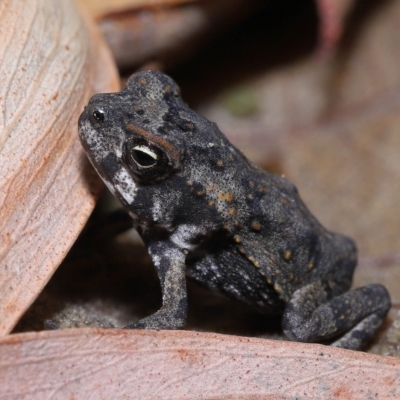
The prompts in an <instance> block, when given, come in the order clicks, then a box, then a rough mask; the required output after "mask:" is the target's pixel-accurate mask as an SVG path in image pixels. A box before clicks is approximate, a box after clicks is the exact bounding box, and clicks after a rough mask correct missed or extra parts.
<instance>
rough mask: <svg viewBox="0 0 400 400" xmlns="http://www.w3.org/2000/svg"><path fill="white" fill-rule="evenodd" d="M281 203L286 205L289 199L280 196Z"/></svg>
mask: <svg viewBox="0 0 400 400" xmlns="http://www.w3.org/2000/svg"><path fill="white" fill-rule="evenodd" d="M281 203H282V204H285V205H288V204H290V201H289V200H288V199H285V198H284V197H281Z"/></svg>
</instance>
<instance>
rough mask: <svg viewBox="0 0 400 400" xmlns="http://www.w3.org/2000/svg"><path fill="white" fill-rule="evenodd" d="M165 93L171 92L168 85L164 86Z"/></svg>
mask: <svg viewBox="0 0 400 400" xmlns="http://www.w3.org/2000/svg"><path fill="white" fill-rule="evenodd" d="M164 90H165V93H171V91H172V88H171V86H170V85H168V86H165V89H164Z"/></svg>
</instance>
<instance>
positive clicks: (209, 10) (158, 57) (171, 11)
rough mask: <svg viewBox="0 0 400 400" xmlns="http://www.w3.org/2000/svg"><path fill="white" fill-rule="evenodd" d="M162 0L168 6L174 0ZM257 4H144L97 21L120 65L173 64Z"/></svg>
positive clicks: (236, 1) (241, 0)
mask: <svg viewBox="0 0 400 400" xmlns="http://www.w3.org/2000/svg"><path fill="white" fill-rule="evenodd" d="M150 3H151V2H150ZM160 3H161V2H160ZM162 3H163V5H164V6H167V5H169V3H171V2H168V1H164V2H162ZM255 5H256V2H255V1H253V0H251V1H249V0H230V1H229V2H224V1H198V2H191V3H189V4H182V5H181V6H180V7H159V8H148V7H147V8H146V7H142V8H141V9H140V8H137V9H134V10H132V11H131V12H125V13H121V14H114V15H105V16H104V17H103V18H102V19H100V20H99V21H98V23H99V27H100V29H101V32H102V33H103V35H104V38H105V40H106V42H107V43H108V45H109V46H110V49H111V51H112V53H113V55H114V58H115V60H116V63H117V65H118V66H119V67H120V68H130V67H132V66H136V65H140V64H141V63H145V62H149V61H156V62H161V63H163V65H165V64H166V65H167V66H171V65H176V64H178V63H179V62H181V61H182V60H183V59H185V58H187V57H188V56H189V55H192V54H193V53H194V52H195V51H196V50H197V49H198V48H199V47H200V46H201V45H202V44H203V43H204V42H205V41H206V40H207V39H209V38H210V37H212V36H213V35H215V33H216V32H220V31H221V30H223V29H225V28H226V27H228V26H230V25H231V24H232V23H234V22H235V21H237V20H239V19H242V18H243V17H245V16H246V15H248V13H249V12H250V11H251V10H254V8H255Z"/></svg>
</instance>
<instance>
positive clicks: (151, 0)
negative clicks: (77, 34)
mask: <svg viewBox="0 0 400 400" xmlns="http://www.w3.org/2000/svg"><path fill="white" fill-rule="evenodd" d="M80 1H81V3H82V4H84V5H85V7H86V8H87V9H88V11H89V12H90V14H91V15H92V16H94V17H95V18H101V17H103V16H104V15H107V14H114V13H122V12H125V11H127V10H133V9H138V8H143V7H154V6H170V5H176V4H181V3H189V2H193V1H199V0H114V1H109V0H80Z"/></svg>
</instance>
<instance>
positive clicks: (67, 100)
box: [0, 0, 118, 334]
mask: <svg viewBox="0 0 400 400" xmlns="http://www.w3.org/2000/svg"><path fill="white" fill-rule="evenodd" d="M0 60H1V62H0V76H1V83H2V84H1V87H0V108H1V113H0V171H1V175H0V187H1V190H0V293H1V299H0V333H1V334H4V333H7V332H9V331H10V330H11V329H12V327H13V326H14V325H15V323H16V322H17V320H18V318H19V317H20V316H21V314H22V313H23V312H24V311H25V310H26V308H27V307H28V306H29V305H30V304H31V303H32V301H33V300H34V299H35V297H36V296H37V294H38V293H40V291H41V289H42V288H43V286H44V285H45V284H46V282H47V281H48V280H49V278H50V277H51V276H52V274H53V272H54V271H55V269H56V268H57V266H58V265H59V263H60V262H61V260H62V259H63V258H64V256H65V254H66V252H67V251H68V250H69V248H70V247H71V245H72V243H73V242H74V240H75V238H76V236H77V235H78V233H79V231H80V230H81V229H82V227H83V225H84V223H85V221H86V219H87V218H88V216H89V214H90V212H91V210H92V208H93V206H94V192H95V191H96V190H97V188H98V185H99V184H98V181H97V178H96V179H95V178H94V177H93V176H91V175H90V173H89V172H87V171H86V169H85V157H84V156H83V152H82V150H81V147H80V144H79V141H78V136H77V119H78V117H79V114H80V113H81V111H82V109H83V107H84V105H85V104H86V102H87V100H88V98H89V96H90V95H91V94H93V93H94V92H98V91H113V90H118V79H117V74H116V70H115V67H114V64H113V62H112V60H111V57H110V54H109V52H108V49H107V48H106V47H105V45H104V43H103V41H102V39H101V37H100V36H99V34H98V33H97V32H96V30H95V29H94V28H93V27H92V26H91V25H90V23H89V22H88V21H87V20H85V19H83V18H82V16H81V15H80V13H79V11H78V10H77V8H76V5H75V3H74V2H73V1H70V0H32V1H29V2H23V1H3V2H1V3H0Z"/></svg>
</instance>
